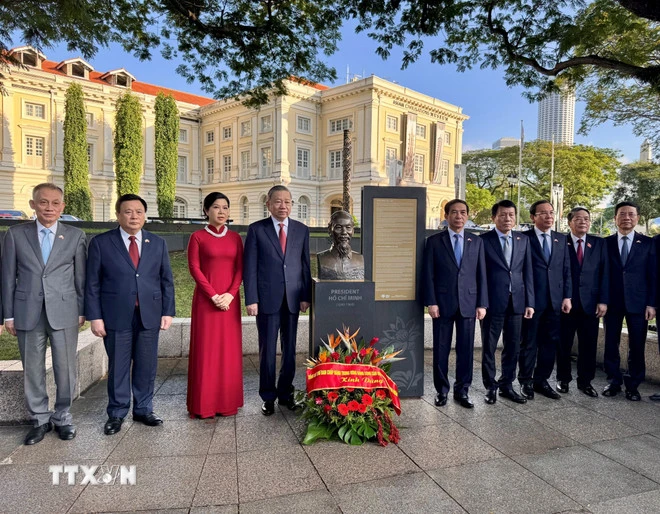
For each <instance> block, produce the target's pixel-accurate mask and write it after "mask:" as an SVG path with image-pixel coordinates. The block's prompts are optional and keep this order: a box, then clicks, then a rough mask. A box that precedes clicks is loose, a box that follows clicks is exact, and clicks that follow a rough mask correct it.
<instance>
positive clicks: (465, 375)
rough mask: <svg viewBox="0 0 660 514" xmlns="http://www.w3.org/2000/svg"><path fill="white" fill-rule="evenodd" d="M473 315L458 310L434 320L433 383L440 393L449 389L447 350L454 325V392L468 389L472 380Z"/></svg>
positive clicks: (449, 348) (458, 392)
mask: <svg viewBox="0 0 660 514" xmlns="http://www.w3.org/2000/svg"><path fill="white" fill-rule="evenodd" d="M474 323H475V322H474V318H464V317H463V316H461V315H460V314H459V313H456V314H454V315H453V316H440V317H439V318H435V319H434V320H433V385H434V386H435V390H436V391H437V392H438V393H440V394H443V395H446V394H447V393H448V392H449V377H448V376H447V374H448V368H449V351H450V350H451V338H452V333H453V332H454V325H456V381H455V382H454V394H462V393H467V392H468V389H469V388H470V385H471V384H472V358H473V354H474Z"/></svg>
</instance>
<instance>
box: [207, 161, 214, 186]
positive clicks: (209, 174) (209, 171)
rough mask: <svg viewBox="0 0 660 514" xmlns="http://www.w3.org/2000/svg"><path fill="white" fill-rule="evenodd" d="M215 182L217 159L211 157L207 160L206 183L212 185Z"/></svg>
mask: <svg viewBox="0 0 660 514" xmlns="http://www.w3.org/2000/svg"><path fill="white" fill-rule="evenodd" d="M214 181H215V159H214V158H213V157H209V158H207V159H206V182H207V183H209V184H210V183H212V182H214Z"/></svg>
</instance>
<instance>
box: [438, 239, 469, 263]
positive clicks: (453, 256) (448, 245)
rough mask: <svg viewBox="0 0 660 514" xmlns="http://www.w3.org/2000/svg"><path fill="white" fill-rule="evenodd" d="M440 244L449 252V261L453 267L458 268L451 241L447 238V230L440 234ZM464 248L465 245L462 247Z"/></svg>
mask: <svg viewBox="0 0 660 514" xmlns="http://www.w3.org/2000/svg"><path fill="white" fill-rule="evenodd" d="M442 243H443V244H444V245H445V248H447V251H448V252H449V255H450V256H451V261H452V262H453V263H454V266H456V267H457V268H460V266H459V265H458V263H457V262H456V256H455V255H454V247H453V246H452V244H451V240H450V238H449V230H445V231H444V232H443V233H442ZM464 247H465V245H464Z"/></svg>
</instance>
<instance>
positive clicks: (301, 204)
mask: <svg viewBox="0 0 660 514" xmlns="http://www.w3.org/2000/svg"><path fill="white" fill-rule="evenodd" d="M308 216H309V198H307V197H306V196H301V197H300V198H298V219H299V220H300V221H305V222H306V221H307V218H308Z"/></svg>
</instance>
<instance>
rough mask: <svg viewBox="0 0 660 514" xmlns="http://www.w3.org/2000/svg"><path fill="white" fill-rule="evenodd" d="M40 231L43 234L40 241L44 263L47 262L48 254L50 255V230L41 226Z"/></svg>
mask: <svg viewBox="0 0 660 514" xmlns="http://www.w3.org/2000/svg"><path fill="white" fill-rule="evenodd" d="M41 233H42V234H43V235H44V238H43V240H42V241H41V256H42V257H43V259H44V264H46V263H47V262H48V256H49V255H50V250H51V248H52V246H51V244H50V234H51V231H50V229H48V228H42V229H41Z"/></svg>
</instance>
